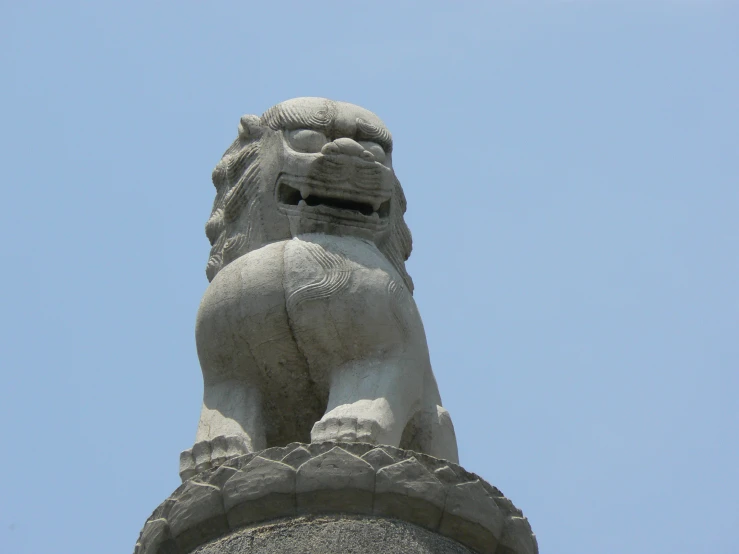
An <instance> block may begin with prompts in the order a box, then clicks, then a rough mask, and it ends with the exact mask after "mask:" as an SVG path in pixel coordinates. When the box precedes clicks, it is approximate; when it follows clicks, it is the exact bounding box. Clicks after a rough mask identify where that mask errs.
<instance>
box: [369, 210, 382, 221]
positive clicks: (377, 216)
mask: <svg viewBox="0 0 739 554" xmlns="http://www.w3.org/2000/svg"><path fill="white" fill-rule="evenodd" d="M370 218H372V219H374V220H375V221H380V214H378V213H377V212H372V215H371V216H370Z"/></svg>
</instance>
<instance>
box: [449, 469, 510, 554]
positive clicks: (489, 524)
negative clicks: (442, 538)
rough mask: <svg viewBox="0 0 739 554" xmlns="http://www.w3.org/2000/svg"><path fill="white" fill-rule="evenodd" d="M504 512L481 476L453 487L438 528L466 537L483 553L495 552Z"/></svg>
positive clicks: (491, 553) (452, 534)
mask: <svg viewBox="0 0 739 554" xmlns="http://www.w3.org/2000/svg"><path fill="white" fill-rule="evenodd" d="M503 519H504V516H503V514H502V513H501V512H500V509H499V508H498V506H497V504H496V503H495V501H494V500H493V499H492V498H491V497H490V495H489V494H488V492H487V491H486V490H485V488H484V487H483V486H482V484H481V483H480V481H479V480H477V481H472V482H470V483H460V484H458V485H455V486H453V487H450V489H449V491H448V493H447V497H446V505H445V507H444V514H443V516H442V518H441V523H440V524H439V532H440V533H441V534H442V535H446V536H448V537H460V536H464V537H465V538H466V540H465V544H468V545H470V546H472V547H473V548H474V549H475V550H477V551H478V552H480V554H494V553H495V549H496V547H497V545H498V538H499V537H500V532H501V529H502V528H503Z"/></svg>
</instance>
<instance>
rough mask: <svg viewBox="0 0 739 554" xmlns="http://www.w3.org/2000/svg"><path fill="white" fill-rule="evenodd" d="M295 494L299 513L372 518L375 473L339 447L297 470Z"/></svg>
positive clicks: (365, 463) (364, 463)
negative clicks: (329, 513)
mask: <svg viewBox="0 0 739 554" xmlns="http://www.w3.org/2000/svg"><path fill="white" fill-rule="evenodd" d="M295 490H296V493H297V505H298V513H303V514H305V513H322V512H349V513H353V514H362V513H364V514H371V513H372V497H373V494H374V492H375V470H374V468H373V467H372V466H371V465H370V464H368V463H367V462H365V461H364V460H362V459H361V458H358V457H356V456H354V455H353V454H349V453H348V452H347V451H346V450H343V449H342V448H339V447H338V446H337V447H334V448H332V449H331V450H329V451H328V452H326V453H324V454H320V455H319V456H316V457H315V458H313V459H311V460H308V461H307V462H305V463H304V464H303V465H301V466H300V467H299V468H298V472H297V480H296V485H295Z"/></svg>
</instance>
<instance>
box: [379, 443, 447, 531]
mask: <svg viewBox="0 0 739 554" xmlns="http://www.w3.org/2000/svg"><path fill="white" fill-rule="evenodd" d="M445 489H446V487H445V486H444V485H442V484H441V482H439V480H438V479H437V478H436V477H434V476H433V475H432V474H431V473H430V472H429V470H428V469H426V468H425V467H424V466H423V464H421V463H420V462H419V461H418V460H417V459H416V458H415V457H412V458H409V459H407V460H403V461H402V462H398V463H397V464H393V465H390V466H386V467H383V468H382V469H380V470H379V471H378V472H377V485H376V488H375V504H374V513H375V514H376V515H383V516H389V517H396V518H398V519H402V520H403V521H410V522H412V523H416V524H418V525H422V526H424V527H426V528H428V529H436V528H437V527H438V525H439V520H440V519H441V514H442V511H443V509H444V501H445V499H446V490H445Z"/></svg>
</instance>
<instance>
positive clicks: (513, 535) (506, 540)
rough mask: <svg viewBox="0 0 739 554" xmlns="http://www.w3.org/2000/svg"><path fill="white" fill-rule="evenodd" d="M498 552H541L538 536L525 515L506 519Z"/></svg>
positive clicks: (521, 553)
mask: <svg viewBox="0 0 739 554" xmlns="http://www.w3.org/2000/svg"><path fill="white" fill-rule="evenodd" d="M496 554H539V546H538V544H537V542H536V536H535V535H534V533H533V532H532V531H531V526H530V525H529V522H528V520H527V519H526V518H525V517H517V516H514V517H509V518H508V519H506V521H505V524H504V526H503V536H502V537H501V538H500V542H499V543H498V550H496Z"/></svg>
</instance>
